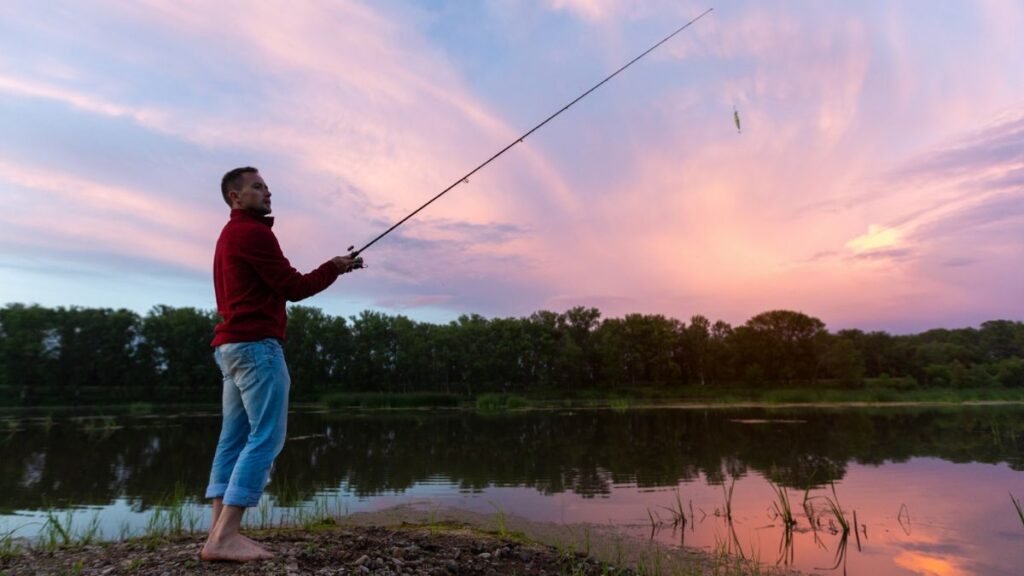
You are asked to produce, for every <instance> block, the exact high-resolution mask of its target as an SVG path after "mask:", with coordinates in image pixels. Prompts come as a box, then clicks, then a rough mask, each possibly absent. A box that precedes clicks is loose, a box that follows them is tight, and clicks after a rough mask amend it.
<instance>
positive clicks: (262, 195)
mask: <svg viewBox="0 0 1024 576" xmlns="http://www.w3.org/2000/svg"><path fill="white" fill-rule="evenodd" d="M220 193H221V195H222V196H223V197H224V202H226V203H227V205H228V206H230V207H231V208H232V209H238V210H248V211H250V212H255V213H257V214H270V188H269V187H267V183H266V182H264V181H263V177H262V176H260V173H259V170H256V169H255V168H253V167H251V166H246V167H244V168H235V169H234V170H231V171H230V172H228V173H227V174H225V175H224V178H222V179H221V181H220Z"/></svg>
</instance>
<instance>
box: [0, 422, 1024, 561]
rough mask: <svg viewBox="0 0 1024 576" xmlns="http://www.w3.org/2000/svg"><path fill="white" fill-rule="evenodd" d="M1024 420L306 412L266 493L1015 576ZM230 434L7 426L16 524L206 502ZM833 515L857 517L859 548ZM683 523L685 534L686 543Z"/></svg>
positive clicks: (168, 428)
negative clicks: (35, 517) (433, 505)
mask: <svg viewBox="0 0 1024 576" xmlns="http://www.w3.org/2000/svg"><path fill="white" fill-rule="evenodd" d="M1022 416H1024V408H1021V407H964V408H956V409H936V408H927V409H925V408H920V409H892V408H889V409H874V410H869V409H788V410H783V409H775V410H768V409H714V410H703V409H701V410H697V409H659V410H627V411H621V412H616V411H599V410H589V411H588V410H583V411H554V412H525V413H510V414H498V415H480V414H465V413H458V412H450V413H401V414H381V413H373V414H339V413H316V412H297V413H294V414H292V416H291V417H290V419H289V426H290V429H289V441H288V443H287V445H286V447H285V450H284V452H283V453H282V455H281V457H280V458H279V460H278V462H277V464H276V466H275V469H274V472H273V475H272V482H271V485H270V487H269V489H268V493H269V494H270V495H272V497H273V499H274V501H275V503H276V504H277V505H278V506H289V505H296V506H297V505H301V504H303V503H308V502H310V501H311V500H313V499H315V498H316V497H317V496H318V495H319V496H323V495H324V494H339V493H343V494H345V495H346V497H351V498H355V499H358V500H360V501H368V500H372V501H373V502H374V503H375V504H374V505H375V506H378V507H379V506H384V505H386V504H387V503H388V502H391V501H400V500H402V498H424V497H426V498H431V499H433V498H444V499H447V500H449V501H450V502H452V503H454V504H455V505H457V506H463V507H466V508H468V509H475V510H476V511H480V512H483V513H492V512H493V511H494V504H493V503H498V505H500V506H501V507H502V508H503V509H504V510H508V511H510V512H513V513H516V514H521V515H524V516H528V517H530V518H532V519H535V520H541V521H554V522H594V523H600V524H607V523H609V522H613V523H615V524H617V525H620V526H623V527H625V528H626V529H627V530H634V531H636V532H638V533H644V534H646V533H648V532H650V533H651V534H652V535H653V537H655V538H656V539H659V540H662V541H665V542H672V543H675V544H679V543H685V544H687V545H695V546H703V547H706V548H716V547H724V548H727V549H729V550H731V551H732V552H734V553H735V552H742V553H744V554H746V555H756V556H757V557H759V558H761V559H762V560H767V561H769V562H770V561H773V560H778V563H780V564H788V565H795V566H798V567H803V568H805V569H819V570H834V571H835V572H836V573H842V572H843V571H844V570H849V571H850V573H861V572H860V570H865V569H870V570H873V571H875V573H876V576H881V575H883V574H942V575H946V574H985V575H1002V574H1015V573H1016V572H1014V571H1012V570H1015V568H1012V569H1011V568H1007V566H1015V564H1013V562H1024V557H1022V552H1021V550H1022V549H1024V525H1021V523H1020V522H1019V521H1017V519H1016V516H1015V515H1016V511H1015V510H1014V508H1013V506H1012V503H1011V501H1010V499H1009V497H1008V496H1007V492H1014V493H1016V494H1017V496H1022V495H1024V473H1022V472H1021V471H1022V470H1024V446H1022V442H1021V440H1024V418H1022ZM0 419H2V418H0ZM219 425H220V422H219V416H218V415H216V414H211V413H206V414H186V415H178V416H173V417H172V416H159V417H130V416H123V417H117V418H114V417H88V418H86V417H75V418H67V417H46V416H43V417H37V418H17V419H14V418H10V417H7V418H6V422H0V454H2V458H0V522H2V521H3V516H2V515H4V514H7V515H10V514H13V513H15V512H16V511H20V513H22V514H25V513H26V511H31V510H40V509H49V508H54V507H56V508H64V507H71V506H77V507H82V506H92V507H102V508H101V509H103V510H106V511H107V512H110V511H111V510H121V512H118V513H119V514H140V513H144V512H145V511H147V510H149V509H150V508H151V507H153V506H155V505H159V504H160V503H161V502H163V501H164V499H165V498H166V497H167V496H168V495H169V494H171V493H172V492H174V491H175V489H176V486H177V489H178V490H182V491H183V492H184V494H185V495H188V496H191V497H193V498H195V499H197V500H198V499H199V498H200V497H201V496H202V494H203V492H204V490H205V485H206V480H207V474H208V472H209V464H210V460H211V458H212V455H213V448H214V444H215V441H216V437H217V432H218V429H219ZM766 479H767V480H770V481H771V482H772V483H774V484H775V485H776V486H778V487H780V488H781V489H783V490H784V491H785V495H786V497H787V498H788V499H789V504H788V505H789V506H790V507H791V508H792V512H793V514H794V516H795V517H796V525H795V526H788V527H787V523H786V522H784V521H782V520H781V519H780V518H781V516H782V515H781V514H780V511H779V507H778V505H777V504H773V503H776V502H778V501H779V499H780V496H779V493H778V492H777V491H773V488H772V487H771V484H770V483H769V482H768V481H767V480H766ZM734 482H735V492H736V494H735V496H729V494H728V490H729V487H730V486H733V483H734ZM833 485H835V486H836V487H837V492H830V491H831V490H832V486H833ZM830 494H831V496H830ZM826 497H834V499H835V500H836V501H837V502H840V501H841V505H840V508H841V510H842V514H843V515H844V516H845V517H846V518H847V521H848V522H849V524H850V527H849V531H848V532H843V531H842V530H841V528H840V527H838V526H837V524H839V523H838V522H837V517H836V516H835V515H834V514H833V515H831V516H830V515H829V513H827V511H826V507H825V500H824V498H826ZM808 498H811V500H812V504H811V511H810V512H808V508H807V501H808ZM730 507H731V509H732V511H733V512H732V514H731V515H730V514H729V513H728V510H729V508H730ZM773 508H774V512H773ZM671 509H678V510H681V511H682V513H681V515H682V516H684V517H688V518H687V520H686V523H683V524H682V525H679V524H680V523H679V522H678V521H677V522H676V523H675V525H672V522H671V520H669V519H670V518H677V517H678V516H679V515H680V514H676V516H670V515H669V512H668V510H671ZM126 510H127V511H126ZM649 510H655V511H659V510H660V514H661V517H663V518H664V519H665V520H666V521H664V522H662V521H660V520H661V519H660V518H655V517H654V516H652V515H651V513H650V512H649ZM107 512H105V513H107ZM854 514H856V520H854ZM729 516H732V518H731V519H730V518H729ZM815 517H816V518H817V523H816V524H815V523H814V521H812V518H815ZM9 518H10V517H9V516H8V519H9ZM1007 519H1008V520H1007ZM1013 522H1016V523H1017V525H1016V526H1015V525H1014V524H1013ZM670 525H671V530H669V526H670ZM687 531H689V532H688V533H687ZM982 535H984V536H982ZM851 536H852V538H851ZM982 538H984V539H985V542H979V540H981V539H982ZM862 539H863V541H862ZM993 555H994V556H996V557H995V558H992V557H991V556H993ZM1008 563H1009V564H1008ZM855 568H856V570H855ZM1008 570H1009V571H1008Z"/></svg>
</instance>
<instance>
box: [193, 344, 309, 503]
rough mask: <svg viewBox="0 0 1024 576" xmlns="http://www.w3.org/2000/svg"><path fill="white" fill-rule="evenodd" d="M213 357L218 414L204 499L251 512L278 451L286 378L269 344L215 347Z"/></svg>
mask: <svg viewBox="0 0 1024 576" xmlns="http://www.w3.org/2000/svg"><path fill="white" fill-rule="evenodd" d="M213 357H214V359H215V360H216V361H217V365H218V366H220V370H221V372H222V373H223V374H224V397H223V410H224V421H223V424H222V425H221V430H220V440H219V441H218V442H217V452H216V454H215V455H214V457H213V470H212V471H211V472H210V485H209V486H208V487H207V488H206V497H207V498H223V499H224V504H225V505H228V506H243V507H252V506H256V505H257V504H258V503H259V501H260V496H262V495H263V488H264V487H265V486H266V485H267V482H268V481H269V479H270V468H271V466H272V465H273V463H274V458H276V457H277V455H278V454H279V453H280V452H281V448H282V447H283V446H284V439H285V430H286V428H287V425H288V389H289V388H290V386H291V378H290V377H289V376H288V366H286V365H285V363H284V349H282V348H281V343H280V342H278V341H277V340H275V339H273V338H268V339H266V340H260V341H258V342H238V343H231V344H221V345H220V346H218V347H217V348H216V349H215V350H214V352H213Z"/></svg>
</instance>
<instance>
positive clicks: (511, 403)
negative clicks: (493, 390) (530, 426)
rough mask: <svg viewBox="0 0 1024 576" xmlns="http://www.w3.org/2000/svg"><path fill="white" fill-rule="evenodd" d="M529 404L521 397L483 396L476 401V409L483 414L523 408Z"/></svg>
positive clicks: (506, 395)
mask: <svg viewBox="0 0 1024 576" xmlns="http://www.w3.org/2000/svg"><path fill="white" fill-rule="evenodd" d="M528 405H529V403H528V402H527V401H526V399H525V398H523V397H522V396H515V395H511V394H483V395H481V396H478V397H477V399H476V408H477V410H481V411H483V412H498V411H502V410H514V409H516V408H525V407H526V406H528Z"/></svg>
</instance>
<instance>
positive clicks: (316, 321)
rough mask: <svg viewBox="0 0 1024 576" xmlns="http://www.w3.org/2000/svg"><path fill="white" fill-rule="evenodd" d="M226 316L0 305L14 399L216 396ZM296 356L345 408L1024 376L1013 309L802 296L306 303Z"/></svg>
mask: <svg viewBox="0 0 1024 576" xmlns="http://www.w3.org/2000/svg"><path fill="white" fill-rule="evenodd" d="M217 321H218V318H217V316H216V314H214V313H213V312H208V311H202V310H196V309H194V308H171V307H169V306H156V307H154V308H153V309H152V310H151V311H150V312H149V313H148V314H146V315H145V316H144V317H143V316H139V315H138V314H135V313H133V312H131V311H127V310H110V309H88V308H74V307H73V308H56V309H48V308H43V307H40V306H25V305H23V304H8V305H7V306H5V307H3V308H0V390H3V392H4V393H3V394H2V395H0V402H2V403H5V404H9V405H10V404H13V405H23V406H38V405H89V404H97V403H106V404H109V403H112V402H117V403H121V404H125V405H131V406H132V408H131V411H132V412H133V413H145V412H147V411H151V410H152V409H153V406H155V405H156V404H158V403H163V402H168V401H172V402H197V403H211V404H212V403H216V402H217V401H218V400H219V398H220V391H221V375H220V373H219V370H218V369H217V367H216V365H215V364H214V362H213V360H212V357H211V356H212V355H211V351H210V347H209V343H210V340H211V339H212V337H213V329H214V326H215V324H216V323H217ZM285 354H286V358H287V360H288V365H289V370H290V373H291V375H292V390H291V397H292V398H293V399H295V400H297V401H303V400H306V401H308V400H320V399H324V401H326V402H327V403H328V404H329V405H332V406H362V407H417V406H454V405H457V404H458V403H459V402H460V399H462V398H466V399H468V398H477V399H478V402H479V405H480V407H481V408H482V409H508V408H515V407H517V406H519V405H521V404H522V403H524V401H523V400H522V398H523V397H529V398H531V399H536V398H542V397H547V398H549V399H551V400H558V401H562V400H565V399H566V398H569V399H571V401H572V402H575V401H576V399H582V400H583V401H584V403H586V402H587V397H585V395H586V394H590V393H592V391H595V390H596V391H600V396H601V397H600V398H591V399H590V400H591V402H590V403H607V399H608V398H619V399H623V398H628V399H638V400H644V401H650V400H658V399H662V398H680V397H686V398H693V399H707V400H715V401H721V400H722V399H723V398H727V397H730V396H735V397H737V398H747V399H749V398H751V397H757V396H759V395H760V396H763V398H764V399H766V400H768V401H771V402H811V401H829V400H830V399H832V398H846V397H851V396H847V395H844V394H839V391H840V390H848V391H850V392H863V394H860V395H857V394H854V395H853V396H852V397H854V398H859V399H862V400H866V401H894V400H906V399H910V398H911V397H912V396H913V395H914V394H915V393H916V391H917V390H918V389H919V388H922V389H929V388H931V389H936V390H953V389H956V390H959V391H961V392H959V393H958V395H957V397H961V398H962V397H965V396H972V397H973V396H977V397H979V398H980V397H983V396H984V397H999V394H1000V393H999V392H996V391H998V390H1001V389H1018V390H1020V389H1024V323H1021V322H1013V321H1009V320H993V321H990V322H985V323H984V324H982V325H981V327H980V328H979V329H974V328H965V329H959V330H929V331H927V332H923V333H921V334H915V335H907V336H893V335H890V334H886V333H884V332H869V333H865V332H862V331H859V330H841V331H839V332H837V333H835V334H832V333H829V332H828V331H827V330H826V329H825V325H824V323H823V322H822V321H821V320H819V319H817V318H814V317H812V316H808V315H806V314H804V313H801V312H795V311H790V310H772V311H768V312H764V313H761V314H758V315H756V316H754V317H753V318H751V319H750V320H748V321H747V322H746V323H744V324H743V325H741V326H737V327H735V328H734V327H732V326H731V325H729V324H728V323H725V322H722V321H715V322H712V321H711V320H710V319H708V318H706V317H704V316H701V315H694V316H692V317H691V318H690V321H689V324H686V323H684V322H681V321H679V320H675V319H673V318H668V317H665V316H662V315H658V314H628V315H626V316H624V317H622V318H603V319H602V318H601V313H600V311H599V310H597V309H595V308H586V307H575V308H571V309H569V310H567V311H565V312H562V313H557V312H552V311H547V310H540V311H537V312H534V313H533V314H531V315H530V316H527V317H521V318H492V319H488V318H484V317H482V316H480V315H477V314H471V315H463V316H460V317H459V318H458V319H457V320H455V321H452V322H449V323H447V324H429V323H424V322H417V321H414V320H411V319H409V318H407V317H405V316H401V315H398V316H389V315H386V314H383V313H381V312H374V311H364V312H362V313H360V314H359V315H356V316H351V317H348V318H341V317H333V316H330V315H327V314H325V313H323V312H322V311H321V310H319V309H317V308H311V307H306V306H292V307H291V308H289V328H288V339H287V341H286V342H285ZM737 386H739V387H741V388H737ZM975 391H988V392H985V393H984V394H982V393H981V392H975ZM490 395H496V396H494V397H491V396H490ZM389 396H395V397H396V398H394V399H386V397H389ZM624 404H628V403H623V402H621V401H620V402H619V403H618V404H616V406H618V407H622V406H623V405H624Z"/></svg>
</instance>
